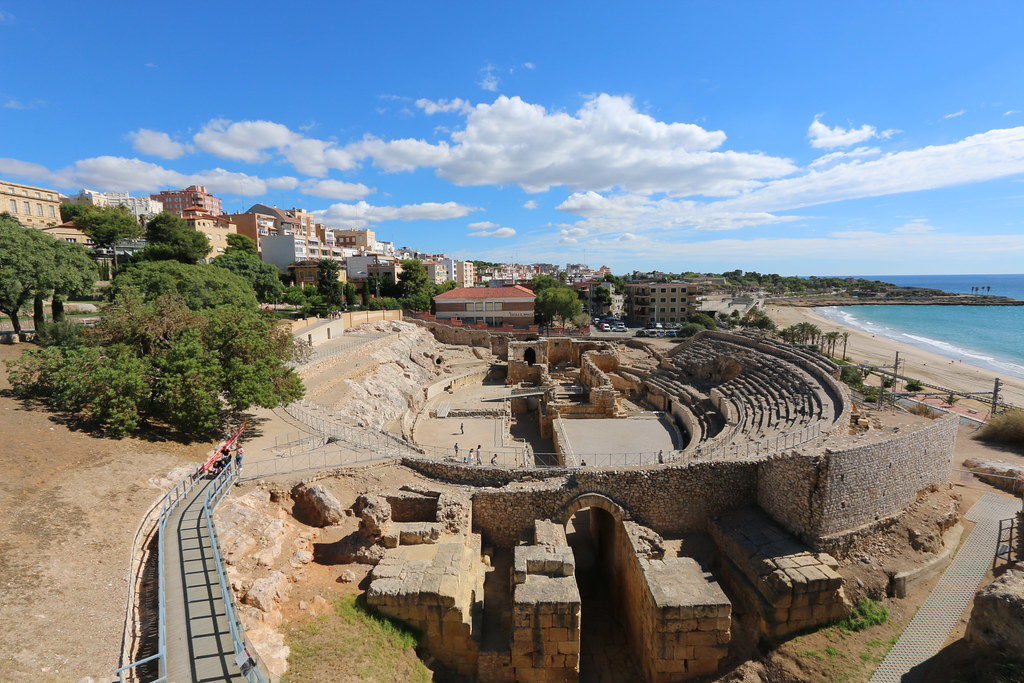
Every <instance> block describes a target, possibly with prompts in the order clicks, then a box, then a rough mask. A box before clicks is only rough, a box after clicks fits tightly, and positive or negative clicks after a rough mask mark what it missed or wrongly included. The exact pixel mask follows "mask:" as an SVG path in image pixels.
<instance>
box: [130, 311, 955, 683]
mask: <svg viewBox="0 0 1024 683" xmlns="http://www.w3.org/2000/svg"><path fill="white" fill-rule="evenodd" d="M307 336H308V338H309V340H310V341H311V342H313V344H314V345H313V355H312V357H311V358H310V360H309V361H308V362H307V363H305V364H304V365H303V366H302V373H303V376H304V379H305V381H306V384H307V389H308V391H307V396H306V399H305V400H304V401H303V402H302V403H301V404H295V405H292V406H289V407H288V408H286V409H279V410H277V411H274V412H273V413H271V412H269V411H268V413H267V414H266V415H264V416H262V417H261V418H260V420H261V421H259V424H258V425H257V429H256V435H255V436H254V437H253V438H252V439H251V440H250V441H249V442H248V443H247V444H246V451H247V456H246V462H245V469H244V471H243V472H242V474H241V477H240V480H241V481H240V482H239V484H238V486H237V487H235V488H234V489H233V490H232V492H231V493H230V495H224V496H223V499H222V501H221V502H220V505H219V507H217V508H216V514H215V517H214V521H215V527H216V534H215V536H216V538H215V539H214V542H215V544H218V547H219V551H220V553H221V554H222V555H223V557H224V559H225V562H226V565H227V584H226V585H228V584H229V588H230V590H229V591H228V593H229V594H228V599H227V603H228V604H227V606H226V608H225V609H226V611H227V613H228V619H229V620H230V619H232V615H234V619H236V620H237V624H235V623H234V622H233V625H232V629H231V631H232V633H234V631H235V630H237V631H238V636H237V637H238V638H244V640H245V642H246V643H247V646H248V647H249V651H250V653H251V654H252V655H253V660H254V661H255V664H256V670H257V671H261V672H263V675H266V676H269V677H274V676H279V675H287V674H286V668H287V657H288V651H287V648H286V647H285V645H284V636H283V634H282V630H283V629H282V624H283V622H284V621H285V620H286V616H285V615H286V614H288V613H289V610H290V609H291V610H294V609H296V608H295V607H294V604H293V603H295V601H296V600H300V599H301V600H300V602H299V603H298V604H300V606H301V608H302V609H304V610H305V609H308V610H313V611H316V610H317V609H322V608H323V605H324V601H323V598H322V597H317V598H316V599H315V600H313V601H312V602H310V601H309V598H308V596H309V595H312V593H310V592H309V591H306V590H305V587H307V586H309V585H314V584H315V585H316V586H317V587H318V590H320V591H321V592H320V594H319V595H323V591H325V590H326V591H330V590H334V589H332V588H331V586H334V587H337V586H339V585H340V584H345V583H348V584H350V586H351V587H355V586H358V590H360V591H361V592H362V594H363V596H364V599H365V603H366V604H367V605H369V606H371V607H372V608H375V609H376V610H378V611H379V612H381V613H383V614H385V615H388V616H389V617H392V618H394V619H397V620H399V621H401V622H403V623H405V624H407V625H409V626H411V627H413V628H414V629H415V630H416V631H417V632H418V633H419V634H421V638H422V640H421V645H422V648H423V650H424V652H425V653H427V656H429V658H430V661H431V662H432V668H434V670H435V673H436V675H438V676H441V677H442V678H445V677H447V678H454V679H459V680H465V679H477V680H486V681H514V680H515V681H562V680H577V679H578V678H581V677H582V678H584V679H586V680H597V679H602V680H637V679H645V680H651V681H667V680H682V679H690V678H707V677H710V676H713V675H714V674H716V673H721V672H722V671H724V670H726V669H727V668H729V667H735V666H736V665H737V664H738V663H741V662H742V661H743V660H744V659H745V658H748V657H750V656H751V653H752V652H754V651H755V650H756V649H757V648H759V647H760V648H763V647H766V646H767V647H771V644H772V643H775V642H778V641H780V640H782V639H784V638H786V637H787V636H790V635H791V634H794V633H799V632H803V631H806V630H808V629H811V628H813V627H816V626H819V625H823V624H826V623H829V622H832V621H834V620H836V619H839V618H842V617H843V616H845V615H846V614H847V613H848V612H849V610H850V609H851V604H852V600H853V598H854V596H855V595H860V594H862V593H863V591H864V590H865V585H864V582H865V581H866V580H867V579H864V580H862V579H861V578H858V579H857V580H856V582H855V583H852V582H851V579H850V576H851V574H850V572H848V571H846V567H847V565H849V564H850V563H851V562H852V563H854V564H858V563H856V562H855V561H854V559H853V558H856V557H858V556H859V555H858V552H859V550H858V549H859V548H860V547H861V544H862V543H865V542H867V540H868V539H870V538H871V537H872V536H873V535H874V534H878V533H882V532H884V530H885V529H886V528H888V527H890V526H891V525H892V524H894V523H895V522H896V521H897V520H899V519H900V518H901V516H903V515H905V514H907V511H908V509H911V508H913V507H914V506H915V504H917V502H918V501H919V500H921V499H922V496H929V495H930V496H932V497H931V498H929V499H928V500H929V503H930V505H929V506H928V509H929V510H932V511H933V514H932V515H931V517H929V518H928V519H927V521H926V522H925V523H924V524H925V525H926V526H925V527H924V528H923V531H922V533H923V534H924V535H925V536H926V541H927V542H924V541H922V548H921V552H922V558H923V559H922V563H925V561H926V560H928V559H930V558H933V557H935V556H938V555H941V554H942V552H943V548H944V546H946V545H948V544H950V543H952V544H953V545H955V544H956V540H955V539H953V540H952V541H951V540H950V536H949V535H950V533H951V532H952V531H953V530H954V529H955V530H959V524H958V521H959V512H958V506H957V500H956V496H955V495H952V494H950V492H949V491H948V481H949V478H950V468H951V463H952V454H953V445H954V438H955V434H956V419H955V418H941V419H937V420H929V419H925V418H918V417H914V416H911V415H909V414H904V415H889V416H884V415H876V414H867V413H865V412H863V411H862V410H859V409H858V407H857V406H855V405H854V404H853V403H852V401H851V399H850V397H849V394H848V392H847V390H846V388H845V387H844V385H842V384H841V383H839V382H838V381H837V379H836V378H837V374H838V372H837V367H836V366H835V365H833V364H832V363H831V362H830V361H828V360H827V359H825V358H823V357H821V356H818V355H816V354H814V353H812V352H809V351H805V350H801V349H800V348H797V347H794V346H790V345H787V344H783V343H781V342H775V341H772V340H769V339H767V338H762V337H757V336H753V335H745V334H733V333H726V332H711V331H706V332H703V333H699V334H697V335H696V336H694V337H692V338H690V339H688V340H686V341H684V342H681V343H678V344H673V343H669V342H667V341H665V342H664V343H662V344H660V345H659V344H655V343H642V342H640V341H638V340H623V341H615V342H610V341H597V340H593V339H590V338H571V337H542V338H539V339H538V338H532V339H530V338H523V337H522V335H520V336H518V337H517V336H515V335H512V334H507V333H505V334H503V333H497V332H487V331H484V330H476V329H463V328H458V327H451V326H447V325H442V324H439V323H436V322H431V321H412V322H410V321H401V320H394V321H382V322H376V323H369V324H365V325H361V326H357V327H354V328H351V329H348V330H343V329H341V327H340V326H336V328H335V329H334V330H333V331H331V330H330V329H329V326H328V325H322V326H320V327H317V328H313V329H311V330H310V332H309V334H308V335H307ZM222 495H223V491H220V490H218V491H214V492H213V494H212V500H213V505H214V506H216V503H217V502H218V500H219V499H220V496H222ZM209 502H210V498H209V496H208V499H207V503H209ZM186 514H187V513H186ZM210 528H211V531H212V529H213V525H211V527H210ZM168 542H169V543H172V544H173V540H171V541H168ZM914 576H915V575H914V572H912V571H911V572H905V573H904V575H903V576H902V578H901V577H900V576H899V575H897V574H896V573H895V572H890V573H889V574H888V575H886V574H884V573H881V570H880V577H881V578H880V579H879V580H880V581H881V583H880V584H879V585H878V586H875V587H874V588H875V589H877V590H879V591H882V592H883V593H884V592H888V593H889V594H893V593H894V592H895V593H896V594H898V593H899V592H900V591H905V590H907V585H906V584H907V583H908V582H912V581H913V580H915V579H914ZM908 577H909V578H908ZM172 584H173V579H168V591H170V593H173V591H174V586H173V585H172ZM185 584H186V587H185V589H186V590H187V584H188V581H187V580H186V581H185ZM869 588H870V586H869ZM303 596H306V597H305V598H303ZM187 611H188V608H187V607H186V612H187ZM167 615H168V617H167V618H168V620H170V619H172V618H173V617H172V608H171V607H170V606H169V607H168V608H167ZM180 618H184V619H185V620H186V622H187V621H188V620H189V619H190V617H189V616H188V615H187V614H186V615H185V616H184V617H180ZM235 626H237V629H235ZM165 628H166V631H167V633H168V634H169V635H170V636H171V637H170V639H169V642H168V643H167V645H166V646H165V647H166V653H165V657H166V659H165V664H166V666H167V667H168V670H173V669H174V667H175V666H176V664H175V662H174V661H173V659H174V651H175V643H174V637H173V631H174V628H173V627H172V626H171V625H170V623H169V622H168V625H167V626H166V627H165ZM224 631H225V632H226V629H224ZM190 632H191V631H190ZM222 636H223V638H225V639H226V642H223V643H220V644H219V645H216V647H220V648H221V649H223V650H225V651H228V652H231V651H232V648H231V642H230V639H228V637H227V636H226V635H223V634H222ZM144 640H145V638H140V639H139V642H142V641H144ZM127 642H128V643H129V647H130V644H131V642H133V641H132V639H131V638H129V639H128V641H127ZM189 647H190V650H189V652H190V653H194V652H195V651H196V647H197V646H194V645H190V646H189ZM126 659H127V660H128V661H130V655H128V656H126ZM181 666H189V664H186V663H182V664H181ZM191 666H192V667H193V669H194V667H195V666H196V665H195V664H194V663H193V664H191ZM596 672H600V675H598V674H597V673H596ZM192 675H193V677H196V675H197V672H196V671H194V670H193V671H192ZM199 677H201V676H199ZM182 678H183V679H184V678H185V676H184V675H183V676H182Z"/></svg>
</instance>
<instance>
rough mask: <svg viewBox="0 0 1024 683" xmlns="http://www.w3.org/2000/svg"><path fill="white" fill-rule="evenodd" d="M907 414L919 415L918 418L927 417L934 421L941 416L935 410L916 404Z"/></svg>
mask: <svg viewBox="0 0 1024 683" xmlns="http://www.w3.org/2000/svg"><path fill="white" fill-rule="evenodd" d="M907 412H908V413H910V414H911V415H917V416H918V417H927V418H929V419H932V420H934V419H935V418H937V417H938V416H939V415H938V413H936V412H935V411H934V410H932V409H931V408H929V407H928V406H926V405H925V404H923V403H915V404H914V405H912V406H910V407H909V408H907Z"/></svg>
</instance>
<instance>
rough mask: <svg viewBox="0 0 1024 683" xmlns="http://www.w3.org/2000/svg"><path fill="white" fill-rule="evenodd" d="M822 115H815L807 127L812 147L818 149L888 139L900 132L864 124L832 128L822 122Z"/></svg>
mask: <svg viewBox="0 0 1024 683" xmlns="http://www.w3.org/2000/svg"><path fill="white" fill-rule="evenodd" d="M820 119H821V115H820V114H819V115H818V116H815V117H814V120H813V121H811V125H810V126H808V127H807V137H808V138H810V140H811V147H815V148H817V149H834V148H835V147H849V146H850V145H856V144H857V143H860V142H866V141H868V140H871V139H873V138H882V139H883V140H884V139H888V138H890V137H892V136H893V135H895V134H896V133H898V132H899V131H898V130H895V129H893V128H889V129H887V130H883V131H882V132H879V131H878V129H877V128H875V127H874V126H870V125H868V124H864V125H863V126H861V127H860V128H843V127H842V126H835V127H833V128H830V127H829V126H826V125H825V124H824V123H822V122H821V120H820Z"/></svg>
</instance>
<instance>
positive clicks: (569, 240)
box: [558, 228, 587, 244]
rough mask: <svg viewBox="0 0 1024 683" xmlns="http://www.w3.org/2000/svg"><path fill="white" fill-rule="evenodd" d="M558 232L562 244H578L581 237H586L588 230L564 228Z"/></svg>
mask: <svg viewBox="0 0 1024 683" xmlns="http://www.w3.org/2000/svg"><path fill="white" fill-rule="evenodd" d="M558 234H559V239H558V241H559V243H560V244H577V243H578V242H579V241H580V239H581V238H583V237H586V235H587V231H586V230H584V229H583V228H563V229H562V230H560V231H559V233H558Z"/></svg>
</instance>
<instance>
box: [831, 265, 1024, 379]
mask: <svg viewBox="0 0 1024 683" xmlns="http://www.w3.org/2000/svg"><path fill="white" fill-rule="evenodd" d="M860 277H864V278H867V279H871V280H882V281H883V282H891V283H893V284H895V285H906V286H916V287H930V288H934V289H941V290H943V291H946V292H959V293H964V294H977V293H979V292H975V291H971V287H991V288H992V289H991V290H982V291H981V292H980V293H982V294H992V295H999V296H1008V297H1011V298H1014V299H1024V275H862V276H860ZM815 311H816V312H817V313H818V314H819V315H822V316H824V317H826V318H829V319H830V320H834V321H836V322H837V323H840V324H843V325H849V326H850V327H856V328H859V329H862V330H866V331H868V332H870V333H871V334H876V335H880V336H883V337H888V338H890V339H893V340H895V341H898V342H902V343H904V344H910V345H911V346H916V347H918V348H920V349H924V350H926V351H931V352H932V353H937V354H940V355H943V356H946V357H949V358H956V359H958V360H962V361H963V362H964V363H969V364H971V365H975V366H978V367H984V368H987V369H989V370H992V371H994V372H999V373H1005V374H1008V375H1014V376H1016V377H1024V306H870V305H868V306H829V307H822V308H816V309H815Z"/></svg>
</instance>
